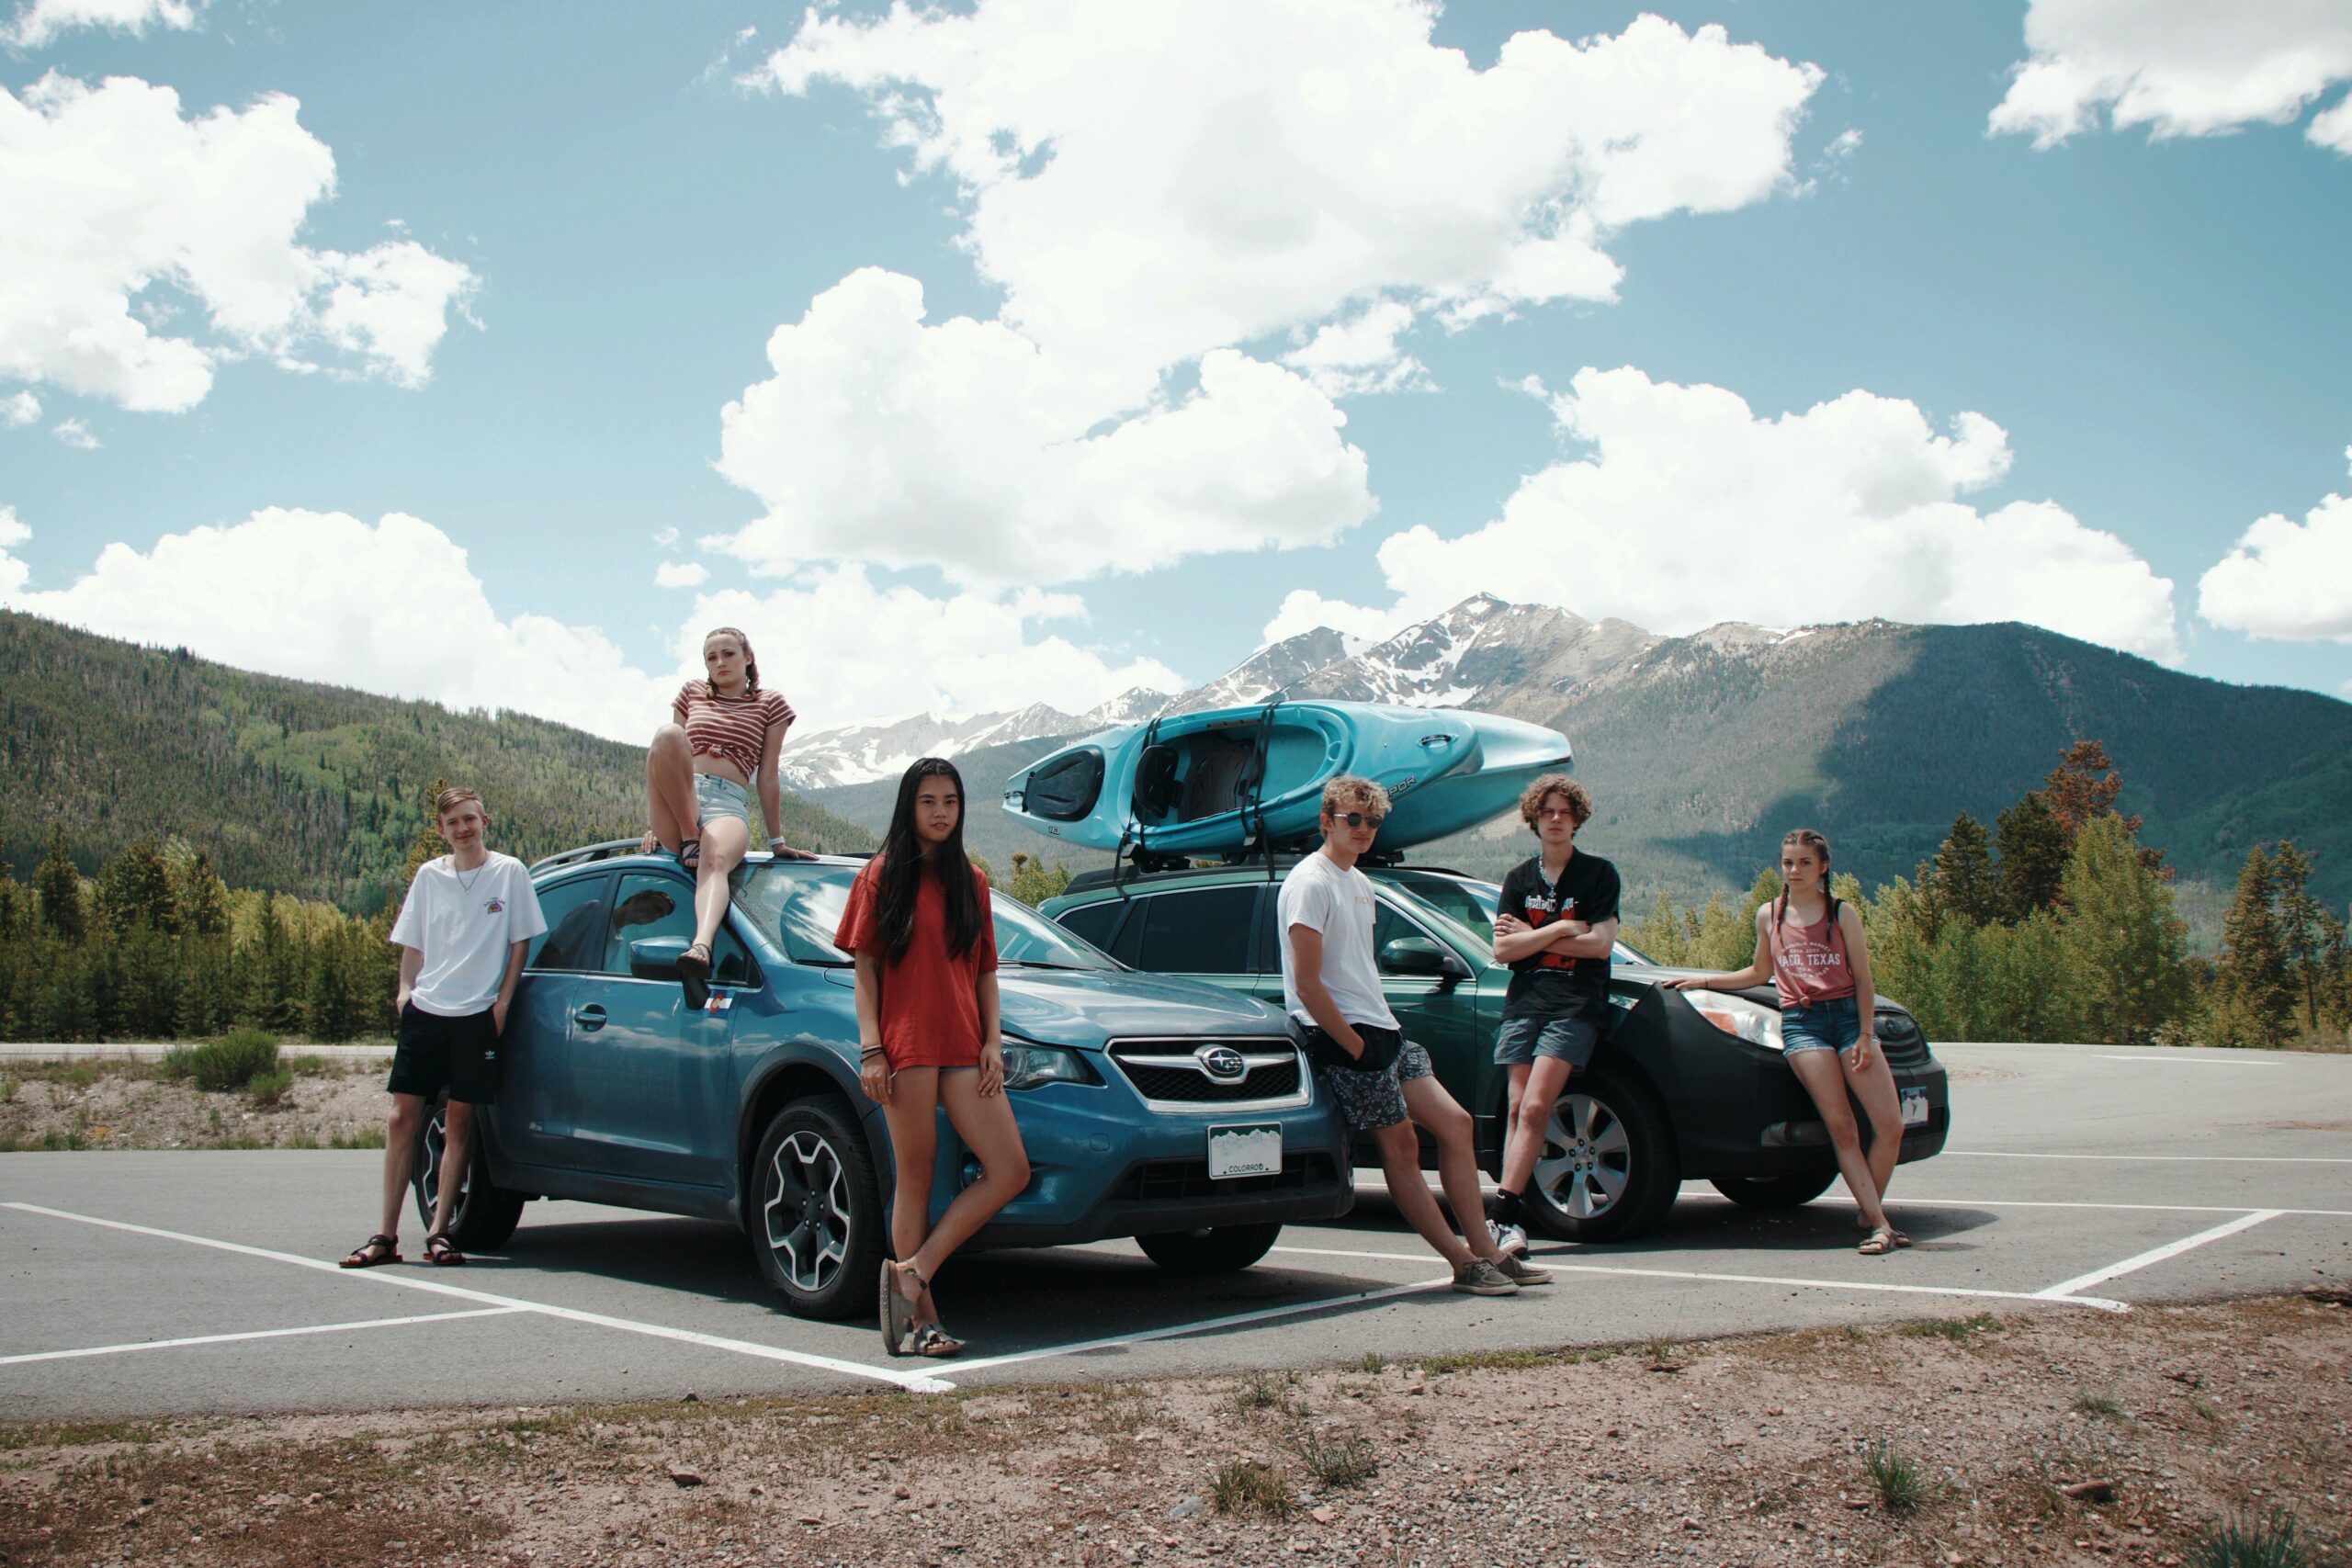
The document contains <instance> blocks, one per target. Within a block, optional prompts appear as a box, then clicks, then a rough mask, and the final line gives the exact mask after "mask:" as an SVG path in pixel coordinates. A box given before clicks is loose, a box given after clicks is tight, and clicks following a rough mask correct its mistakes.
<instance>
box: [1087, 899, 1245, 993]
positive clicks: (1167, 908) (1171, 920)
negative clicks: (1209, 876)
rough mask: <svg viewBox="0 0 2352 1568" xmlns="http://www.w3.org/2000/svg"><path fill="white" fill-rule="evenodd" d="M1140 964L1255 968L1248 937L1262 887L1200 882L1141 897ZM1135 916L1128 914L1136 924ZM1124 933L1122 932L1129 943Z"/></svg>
mask: <svg viewBox="0 0 2352 1568" xmlns="http://www.w3.org/2000/svg"><path fill="white" fill-rule="evenodd" d="M1139 913H1140V915H1141V918H1142V924H1143V938H1142V946H1141V956H1140V957H1139V958H1137V959H1136V960H1134V961H1133V962H1134V963H1135V964H1136V968H1138V969H1148V970H1149V971H1151V972H1152V973H1154V974H1157V975H1246V974H1250V973H1251V969H1250V937H1251V935H1252V934H1253V931H1252V922H1253V921H1254V919H1255V918H1256V916H1257V913H1258V888H1257V886H1255V885H1254V884H1253V885H1250V886H1241V887H1196V888H1191V889H1187V890H1186V891H1184V892H1181V893H1159V894H1155V895H1154V896H1152V897H1149V898H1146V899H1144V900H1143V908H1142V909H1141V910H1140V911H1139ZM1135 920H1136V917H1135V916H1129V917H1128V922H1129V924H1134V923H1135ZM1125 935H1126V933H1125V931H1122V932H1120V937H1121V939H1122V940H1121V945H1122V946H1125Z"/></svg>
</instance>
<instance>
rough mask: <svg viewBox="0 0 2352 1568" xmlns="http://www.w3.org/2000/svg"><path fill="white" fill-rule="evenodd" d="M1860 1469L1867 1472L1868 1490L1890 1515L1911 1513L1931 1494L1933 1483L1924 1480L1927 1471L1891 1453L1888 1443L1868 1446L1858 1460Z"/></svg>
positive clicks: (1932, 1494) (1891, 1449)
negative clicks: (1868, 1475) (1868, 1477)
mask: <svg viewBox="0 0 2352 1568" xmlns="http://www.w3.org/2000/svg"><path fill="white" fill-rule="evenodd" d="M1862 1468H1863V1469H1864V1470H1865V1471H1867V1472H1870V1478H1871V1490H1872V1491H1874V1492H1876V1493H1877V1494H1878V1500H1879V1501H1880V1502H1881V1503H1883V1504H1884V1505H1885V1506H1886V1511H1887V1512H1888V1513H1890V1514H1908V1513H1911V1512H1913V1511H1915V1510H1916V1509H1917V1508H1919V1507H1920V1506H1923V1505H1925V1504H1926V1503H1927V1501H1928V1498H1930V1497H1932V1496H1934V1495H1935V1483H1933V1482H1931V1481H1929V1480H1928V1472H1926V1471H1923V1470H1921V1469H1920V1468H1919V1467H1918V1466H1917V1464H1914V1463H1913V1462H1912V1461H1910V1460H1907V1459H1905V1457H1904V1456H1903V1455H1901V1454H1899V1453H1897V1452H1895V1451H1894V1447H1893V1445H1891V1444H1888V1443H1885V1442H1878V1443H1873V1444H1871V1450H1870V1452H1869V1453H1867V1454H1865V1455H1864V1456H1863V1457H1862Z"/></svg>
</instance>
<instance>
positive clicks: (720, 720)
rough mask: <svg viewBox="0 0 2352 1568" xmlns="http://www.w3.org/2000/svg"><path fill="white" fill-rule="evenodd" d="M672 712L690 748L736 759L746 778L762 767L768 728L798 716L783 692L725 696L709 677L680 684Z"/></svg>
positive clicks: (786, 725) (783, 725)
mask: <svg viewBox="0 0 2352 1568" xmlns="http://www.w3.org/2000/svg"><path fill="white" fill-rule="evenodd" d="M670 712H671V714H672V715H673V716H674V717H675V718H676V719H677V721H678V722H679V723H680V724H682V725H684V727H685V730H686V745H687V747H688V749H690V750H693V751H694V752H695V753H696V754H697V755H701V756H709V757H718V758H723V759H724V760H726V761H729V762H732V763H734V764H735V765H736V766H737V767H739V768H741V769H742V770H743V776H744V777H745V778H746V779H749V778H751V777H752V775H753V774H755V773H758V772H759V771H760V751H761V750H762V748H763V747H764V746H766V744H767V739H768V731H769V730H771V729H777V730H782V729H786V728H790V727H791V724H792V720H793V717H794V714H793V711H792V705H791V704H790V703H787V702H786V701H785V700H784V697H783V695H782V694H780V693H776V692H762V693H761V694H759V695H757V696H755V697H733V698H729V697H721V696H717V695H714V694H712V692H711V689H710V682H707V681H689V682H686V683H685V684H684V685H683V686H681V687H679V688H678V694H677V696H676V698H675V699H674V700H673V701H672V702H671V704H670Z"/></svg>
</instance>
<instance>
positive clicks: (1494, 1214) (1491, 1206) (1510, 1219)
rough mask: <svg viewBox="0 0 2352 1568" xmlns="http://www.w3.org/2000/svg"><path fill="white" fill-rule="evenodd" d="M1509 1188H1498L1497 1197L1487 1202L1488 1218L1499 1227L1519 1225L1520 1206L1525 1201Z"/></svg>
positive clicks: (1496, 1190)
mask: <svg viewBox="0 0 2352 1568" xmlns="http://www.w3.org/2000/svg"><path fill="white" fill-rule="evenodd" d="M1522 1201H1524V1200H1522V1199H1521V1197H1520V1195H1519V1194H1518V1193H1516V1192H1514V1191H1512V1190H1510V1188H1508V1187H1498V1188H1496V1189H1495V1195H1494V1196H1493V1197H1491V1198H1489V1199H1487V1218H1488V1219H1490V1220H1492V1221H1494V1222H1495V1224H1498V1225H1515V1224H1519V1206H1520V1204H1521V1202H1522Z"/></svg>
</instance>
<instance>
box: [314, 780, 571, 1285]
mask: <svg viewBox="0 0 2352 1568" xmlns="http://www.w3.org/2000/svg"><path fill="white" fill-rule="evenodd" d="M433 807H434V811H435V814H436V816H437V818H438V820H439V825H440V829H441V837H442V839H443V840H444V841H446V842H447V844H448V846H449V852H448V853H447V854H446V855H444V856H442V857H441V858H440V859H438V860H431V861H427V862H425V863H424V864H423V865H421V866H419V867H417V871H416V876H415V879H414V880H413V881H412V882H411V883H410V884H409V889H408V896H407V897H405V898H403V899H402V900H401V912H400V918H399V919H396V920H395V921H393V922H392V938H391V940H392V942H394V943H395V944H396V945H398V946H399V948H400V950H401V984H400V996H399V1004H400V1032H399V1035H398V1037H397V1039H396V1041H395V1043H394V1044H393V1047H392V1075H391V1078H390V1081H389V1082H388V1083H387V1084H386V1085H385V1087H386V1088H387V1089H390V1090H391V1095H392V1119H391V1122H390V1125H389V1126H388V1127H387V1128H386V1129H385V1133H384V1212H383V1221H384V1223H383V1224H382V1226H381V1227H380V1228H379V1230H378V1231H377V1233H376V1234H375V1235H371V1236H369V1237H368V1239H367V1240H366V1241H365V1242H362V1243H361V1244H360V1245H359V1246H358V1247H355V1248H354V1249H353V1250H352V1252H351V1255H350V1256H349V1257H347V1258H345V1259H344V1260H343V1266H344V1267H345V1268H346V1269H367V1268H371V1267H373V1266H374V1265H376V1264H379V1263H398V1262H399V1261H400V1260H401V1246H400V1234H401V1203H402V1202H403V1201H405V1200H406V1198H407V1194H408V1183H409V1175H410V1172H411V1170H412V1169H413V1166H414V1163H415V1158H416V1134H417V1128H418V1126H419V1124H420V1123H421V1122H423V1121H424V1108H425V1106H426V1105H427V1104H428V1103H429V1102H430V1101H431V1100H432V1099H433V1097H434V1096H435V1095H436V1094H438V1093H440V1092H441V1090H442V1089H444V1088H447V1089H448V1091H449V1109H448V1112H447V1120H446V1124H445V1128H444V1142H443V1145H442V1150H441V1180H440V1187H439V1190H438V1191H437V1192H436V1193H435V1203H434V1210H433V1224H432V1226H431V1228H430V1229H429V1230H428V1231H427V1233H426V1235H425V1237H424V1256H425V1258H426V1259H427V1260H428V1261H430V1262H434V1263H463V1262H464V1261H465V1260H466V1258H465V1254H463V1253H461V1252H459V1251H458V1249H457V1247H455V1246H453V1245H451V1243H450V1241H449V1238H448V1236H447V1235H446V1234H445V1233H446V1232H447V1230H448V1228H449V1207H450V1205H451V1203H452V1202H454V1201H456V1198H457V1193H458V1183H459V1182H460V1181H461V1180H462V1179H463V1178H464V1173H465V1168H466V1156H467V1155H468V1154H469V1152H470V1150H469V1145H470V1143H471V1134H472V1131H473V1115H474V1108H475V1107H476V1106H479V1105H487V1104H489V1103H490V1102H491V1100H493V1099H495V1098H496V1096H497V1092H498V1037H499V1036H500V1035H501V1034H503V1033H504V1032H505V1031H506V1012H507V1009H508V1008H509V1007H511V1006H512V1005H513V1004H514V1000H515V982H516V981H517V980H518V979H519V978H520V977H521V976H522V973H523V954H524V953H525V951H526V949H528V948H529V946H530V944H531V939H532V938H533V937H535V936H537V935H539V934H540V933H541V932H543V931H546V930H547V929H548V922H547V919H546V917H545V916H543V915H541V914H540V913H539V900H538V896H537V894H536V893H534V892H533V891H532V890H531V874H530V873H529V872H528V871H527V870H526V869H525V867H524V865H523V863H522V862H521V861H518V860H516V859H515V857H514V856H513V855H501V854H492V853H491V852H490V851H489V849H488V848H487V847H485V846H484V844H483V843H482V835H483V834H484V833H485V832H487V831H488V830H489V829H490V813H489V812H488V811H486V810H484V809H483V808H482V804H481V795H476V794H475V793H474V792H473V791H472V790H469V789H463V788H458V789H445V790H443V791H442V792H441V793H440V795H437V796H436V797H435V800H434V802H433Z"/></svg>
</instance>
